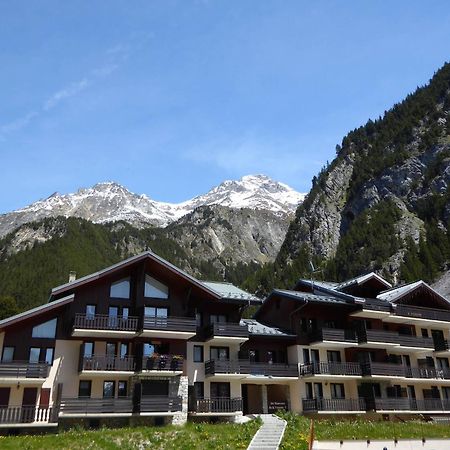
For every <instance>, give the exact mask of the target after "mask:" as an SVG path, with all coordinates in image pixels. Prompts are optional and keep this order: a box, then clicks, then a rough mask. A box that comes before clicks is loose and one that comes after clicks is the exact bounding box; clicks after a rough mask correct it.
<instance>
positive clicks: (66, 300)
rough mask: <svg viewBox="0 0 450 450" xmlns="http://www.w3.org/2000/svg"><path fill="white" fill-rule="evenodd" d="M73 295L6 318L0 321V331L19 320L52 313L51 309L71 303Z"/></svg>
mask: <svg viewBox="0 0 450 450" xmlns="http://www.w3.org/2000/svg"><path fill="white" fill-rule="evenodd" d="M74 297H75V295H74V294H71V295H68V296H67V297H63V298H60V299H59V300H55V301H54V302H50V303H45V304H44V305H41V306H37V307H36V308H32V309H29V310H28V311H25V312H22V313H19V314H16V315H15V316H11V317H8V318H7V319H3V320H0V330H2V329H3V328H6V327H8V326H10V325H14V324H15V323H17V322H20V321H21V320H25V319H30V318H31V317H35V316H38V315H39V314H43V313H46V312H48V311H52V310H53V309H56V308H59V307H60V306H63V305H67V304H68V303H71V302H72V301H73V299H74Z"/></svg>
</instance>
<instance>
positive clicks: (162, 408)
mask: <svg viewBox="0 0 450 450" xmlns="http://www.w3.org/2000/svg"><path fill="white" fill-rule="evenodd" d="M182 405H183V402H182V398H181V397H167V396H153V395H148V396H143V397H142V398H141V400H140V411H141V413H145V412H176V411H181V409H182Z"/></svg>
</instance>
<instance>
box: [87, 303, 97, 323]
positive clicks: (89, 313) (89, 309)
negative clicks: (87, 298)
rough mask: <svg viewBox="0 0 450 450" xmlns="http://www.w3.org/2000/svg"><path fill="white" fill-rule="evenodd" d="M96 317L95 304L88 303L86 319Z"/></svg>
mask: <svg viewBox="0 0 450 450" xmlns="http://www.w3.org/2000/svg"><path fill="white" fill-rule="evenodd" d="M94 318H95V305H86V319H90V320H93V319H94Z"/></svg>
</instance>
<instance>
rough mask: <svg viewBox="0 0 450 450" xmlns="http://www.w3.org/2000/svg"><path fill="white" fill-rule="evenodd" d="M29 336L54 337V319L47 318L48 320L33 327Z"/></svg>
mask: <svg viewBox="0 0 450 450" xmlns="http://www.w3.org/2000/svg"><path fill="white" fill-rule="evenodd" d="M31 336H32V337H34V338H49V339H54V338H55V337H56V319H52V320H49V321H48V322H44V323H41V324H40V325H36V326H35V327H33V331H32V333H31Z"/></svg>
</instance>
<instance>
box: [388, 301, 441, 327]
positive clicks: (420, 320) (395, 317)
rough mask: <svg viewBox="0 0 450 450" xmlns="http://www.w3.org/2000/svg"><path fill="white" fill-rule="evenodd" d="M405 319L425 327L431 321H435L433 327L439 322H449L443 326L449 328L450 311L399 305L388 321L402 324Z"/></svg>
mask: <svg viewBox="0 0 450 450" xmlns="http://www.w3.org/2000/svg"><path fill="white" fill-rule="evenodd" d="M405 317H407V318H408V319H409V322H413V323H417V324H423V325H425V324H426V322H428V323H429V321H433V324H432V325H437V324H438V323H439V322H447V323H444V324H442V325H443V326H444V327H445V328H447V327H448V322H450V311H447V310H445V309H437V308H424V307H420V306H408V305H397V306H396V308H395V309H394V312H393V313H392V314H391V317H390V318H389V319H388V320H389V322H398V323H401V322H404V321H405V320H404V318H405Z"/></svg>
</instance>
